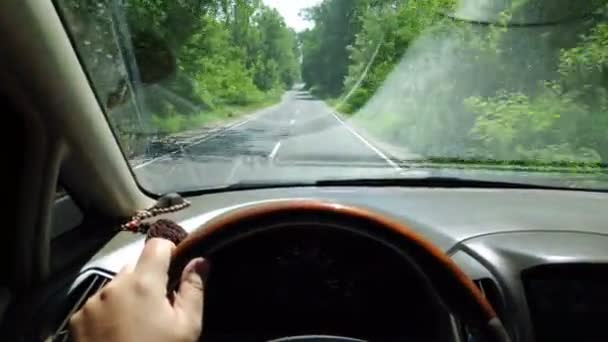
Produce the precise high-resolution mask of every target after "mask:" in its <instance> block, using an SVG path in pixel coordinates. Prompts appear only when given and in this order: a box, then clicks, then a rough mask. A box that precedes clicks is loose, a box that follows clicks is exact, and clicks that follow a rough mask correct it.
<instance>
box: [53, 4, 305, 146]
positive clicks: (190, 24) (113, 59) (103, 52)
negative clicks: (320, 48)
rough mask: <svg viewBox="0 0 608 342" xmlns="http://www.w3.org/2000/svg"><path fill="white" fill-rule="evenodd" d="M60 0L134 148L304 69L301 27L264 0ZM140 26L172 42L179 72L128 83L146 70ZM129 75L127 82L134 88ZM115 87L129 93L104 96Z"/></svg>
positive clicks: (285, 82) (266, 94)
mask: <svg viewBox="0 0 608 342" xmlns="http://www.w3.org/2000/svg"><path fill="white" fill-rule="evenodd" d="M59 4H60V7H61V8H62V11H63V12H64V14H65V15H66V18H67V22H68V24H69V25H70V26H71V29H72V30H71V31H72V32H73V33H74V34H75V35H76V37H75V38H76V39H75V41H76V44H77V47H78V49H79V52H80V53H81V55H82V57H83V61H84V63H85V66H86V67H87V70H88V71H89V73H90V75H91V77H92V79H93V81H94V86H95V88H96V91H97V93H98V95H99V97H100V98H101V99H102V100H103V101H104V105H105V102H108V103H110V102H111V104H110V105H107V106H106V110H107V111H108V115H109V116H110V118H111V119H112V122H113V124H114V127H115V129H116V130H117V133H118V136H119V138H120V139H121V142H122V143H123V147H125V149H127V150H128V154H129V155H132V154H138V153H141V152H142V151H143V148H144V147H145V146H144V144H143V143H145V140H146V139H148V136H149V134H150V133H151V132H150V131H151V130H152V131H154V130H156V131H158V132H159V133H161V134H165V133H174V132H177V131H180V130H183V129H188V128H194V127H196V126H200V124H203V123H205V122H209V121H214V120H216V119H218V118H222V117H225V115H224V114H225V113H227V109H228V108H230V110H231V111H232V112H235V113H236V112H240V110H238V108H255V107H257V106H259V105H260V104H267V103H268V99H270V98H272V99H274V100H276V101H278V98H277V97H276V93H277V90H278V89H288V88H291V87H292V86H293V84H294V83H295V82H296V81H297V80H298V79H299V49H298V45H297V37H296V34H295V32H293V30H291V29H289V28H288V27H287V26H286V25H285V22H284V20H283V18H282V17H281V16H280V14H279V13H278V12H277V11H276V10H273V9H270V8H269V7H267V6H265V5H264V4H263V3H262V1H260V0H122V1H117V0H102V1H99V0H61V1H59ZM121 4H122V5H121ZM140 36H144V37H153V39H150V40H149V41H148V42H146V45H145V50H146V52H150V51H155V50H163V49H168V51H170V53H171V54H172V56H171V57H172V58H174V59H175V61H176V68H177V70H176V72H175V74H174V75H173V76H172V77H170V78H167V79H165V80H164V81H162V82H161V83H159V84H154V85H152V86H149V85H146V86H145V87H143V86H140V85H135V86H131V85H130V84H131V83H137V82H133V80H136V79H137V78H138V72H141V70H137V66H136V65H137V64H140V65H141V64H142V63H145V62H146V61H141V60H140V61H134V60H132V57H133V51H132V50H133V49H131V47H133V46H135V45H138V44H140V43H141V42H140V41H137V39H138V37H140ZM155 44H158V45H162V46H155ZM139 76H141V75H139ZM139 78H140V79H143V77H139ZM121 85H129V86H128V87H127V88H128V89H127V91H124V89H123V88H121V87H124V86H121ZM134 87H139V88H138V89H139V90H137V91H134ZM113 93H123V94H127V96H125V97H126V100H125V99H124V98H123V99H121V101H118V102H117V101H114V102H112V101H106V99H110V98H112V96H113V95H112V94H113ZM218 113H219V114H218ZM206 116H208V118H206ZM137 139H140V140H142V142H139V141H137Z"/></svg>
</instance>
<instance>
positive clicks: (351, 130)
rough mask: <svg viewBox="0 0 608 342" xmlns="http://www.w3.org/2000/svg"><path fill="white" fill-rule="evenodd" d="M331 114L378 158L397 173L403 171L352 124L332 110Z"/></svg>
mask: <svg viewBox="0 0 608 342" xmlns="http://www.w3.org/2000/svg"><path fill="white" fill-rule="evenodd" d="M330 113H331V114H332V115H333V116H334V118H336V120H338V122H340V123H341V124H342V125H344V127H346V129H348V130H349V131H350V132H351V133H352V134H353V135H354V136H356V137H357V138H359V140H361V142H363V143H364V144H365V146H367V147H369V148H370V149H371V150H372V151H374V152H375V153H376V154H377V155H378V156H380V157H381V158H382V159H384V161H386V162H387V163H388V164H389V165H390V166H392V167H393V168H394V169H395V170H397V171H402V170H403V169H402V168H401V167H400V166H399V164H397V163H395V161H393V160H392V159H391V158H390V157H389V156H387V155H386V154H385V153H384V152H382V151H381V150H380V149H379V148H378V147H376V146H374V144H372V143H371V142H370V141H369V140H368V139H366V138H364V137H363V136H362V135H361V134H360V133H359V132H357V131H356V130H355V129H354V128H353V127H352V126H351V125H350V124H348V123H347V122H346V121H344V120H342V119H341V118H340V116H338V114H337V113H336V112H335V111H334V110H330Z"/></svg>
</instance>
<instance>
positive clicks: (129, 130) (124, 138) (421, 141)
mask: <svg viewBox="0 0 608 342" xmlns="http://www.w3.org/2000/svg"><path fill="white" fill-rule="evenodd" d="M286 1H287V0H286ZM293 1H296V0H293ZM607 2H608V0H589V1H576V2H574V1H570V0H512V1H508V2H506V1H496V4H502V5H501V6H503V7H500V8H499V7H497V8H490V9H487V8H478V6H476V5H475V4H478V3H479V1H475V0H424V1H416V0H409V1H406V0H322V1H320V2H319V4H318V5H316V6H314V7H311V8H307V9H305V10H304V11H303V13H302V14H301V15H303V16H304V17H305V18H306V19H308V20H309V21H310V22H312V23H314V26H312V28H310V29H308V30H305V31H303V32H295V31H294V30H293V29H291V28H289V27H288V26H287V24H286V22H285V20H284V18H283V17H282V16H281V15H280V14H279V13H278V12H277V11H276V10H275V9H272V8H270V7H268V6H266V5H265V4H264V2H263V1H262V0H108V1H98V0H61V1H59V4H60V7H62V12H63V13H64V16H65V17H66V18H67V19H68V20H67V21H68V22H69V23H70V26H71V31H72V32H73V34H74V43H75V44H76V45H77V47H78V50H79V53H80V54H81V56H82V57H83V58H82V61H83V63H84V64H85V66H86V68H87V70H88V72H89V76H90V77H91V79H93V80H95V82H93V83H94V86H95V88H96V92H97V94H98V97H99V98H100V100H101V102H103V104H104V106H105V109H106V112H107V113H108V115H109V116H110V118H111V121H112V122H113V123H116V124H115V125H114V126H115V130H116V131H117V136H118V138H119V139H120V141H121V143H122V146H123V148H124V149H125V151H126V154H127V156H128V157H132V156H136V155H138V154H141V153H145V148H146V144H147V143H148V142H149V141H150V139H149V138H148V137H149V136H151V135H153V136H159V135H160V136H162V135H171V134H174V133H177V132H180V131H183V130H188V129H192V128H196V127H200V126H203V125H207V124H210V123H213V122H216V121H221V120H229V119H231V118H233V117H235V116H238V115H240V114H242V113H246V112H252V111H254V110H255V109H258V108H262V107H265V106H269V105H271V104H275V103H278V102H279V100H280V97H281V95H282V94H283V93H284V92H285V91H286V90H288V89H290V88H292V87H293V85H294V84H296V83H300V81H301V82H303V83H304V84H305V87H306V89H307V90H309V91H310V92H311V93H312V94H314V95H315V96H317V97H318V98H320V99H323V100H325V101H326V102H327V103H328V104H330V105H332V106H334V108H335V109H336V110H337V111H339V112H341V113H342V114H343V115H346V116H350V120H351V121H352V122H353V124H355V125H357V126H359V127H362V128H363V129H364V130H366V131H368V132H369V134H371V135H373V136H374V137H375V138H376V139H378V140H381V141H383V142H387V143H390V144H394V145H397V146H401V147H403V148H405V149H407V150H408V151H410V152H411V153H413V154H416V155H420V156H424V157H425V158H427V159H436V160H441V159H447V160H450V159H456V160H460V161H473V162H483V161H487V162H497V161H498V162H506V163H512V162H514V163H520V162H524V163H528V162H530V163H539V164H550V165H566V166H575V167H580V168H591V169H593V170H595V169H598V168H600V167H601V168H604V167H605V166H606V164H607V163H608V134H607V133H606V131H607V130H608V69H607V67H608V21H607V20H606V18H607V15H608V5H607ZM484 3H490V2H488V1H485V2H484ZM504 4H509V5H508V6H507V7H504V6H505V5H504ZM484 11H485V12H487V13H485V12H484ZM142 51H143V54H142V53H141V52H142ZM154 51H160V52H162V51H167V55H168V57H167V58H166V59H167V60H171V61H174V62H173V63H174V65H171V62H170V63H168V64H169V65H168V67H169V68H171V67H172V68H174V69H175V72H173V73H172V76H171V77H170V78H167V79H163V80H162V81H160V82H151V83H150V84H147V82H146V78H147V77H150V78H154V72H152V73H151V74H141V75H138V74H137V73H134V72H133V70H136V69H137V68H138V67H139V68H143V67H145V66H146V62H147V64H148V66H150V65H152V66H153V68H152V69H154V67H156V68H158V66H159V65H162V64H163V63H162V61H163V58H162V53H161V54H160V56H161V58H160V59H158V56H159V54H158V53H157V54H154ZM138 52H139V53H138ZM155 58H156V59H155ZM133 61H136V62H137V64H138V65H135V66H134V65H133V64H134V62H133ZM138 77H139V79H138Z"/></svg>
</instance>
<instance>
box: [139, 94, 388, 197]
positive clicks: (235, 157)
mask: <svg viewBox="0 0 608 342" xmlns="http://www.w3.org/2000/svg"><path fill="white" fill-rule="evenodd" d="M398 169H399V168H398V166H397V165H396V164H395V163H394V162H393V161H392V160H391V159H390V158H389V157H388V156H387V155H386V154H385V153H383V152H382V151H381V150H380V149H379V148H378V147H377V146H376V144H374V143H372V142H371V141H370V140H369V139H368V138H366V137H364V136H363V135H362V132H361V131H360V130H355V128H353V127H352V126H351V125H350V124H348V123H347V122H344V120H343V119H341V118H340V117H339V116H337V115H336V114H335V113H334V111H333V110H332V109H331V108H329V107H328V106H327V105H326V104H325V103H324V102H323V101H320V100H318V99H315V98H314V97H312V96H311V95H310V94H309V93H307V92H304V91H295V90H294V91H288V92H286V93H285V94H284V96H283V99H282V101H281V103H280V104H278V105H275V106H272V107H269V108H266V109H263V110H261V111H258V112H255V113H252V114H250V115H248V116H245V117H243V118H242V119H241V120H240V121H237V122H234V123H232V124H230V125H227V126H224V127H221V128H217V129H213V130H211V131H206V132H204V133H201V134H200V136H197V135H195V136H191V137H189V138H188V139H187V141H186V142H185V143H184V144H182V145H181V148H180V149H179V150H177V151H174V152H171V153H166V154H164V155H161V156H159V157H157V158H155V159H152V160H149V161H147V162H146V163H143V164H141V165H139V166H137V167H136V168H135V173H136V175H137V177H138V179H139V181H140V183H141V184H142V185H143V186H144V187H146V188H148V189H149V190H151V191H153V192H157V193H165V192H170V191H176V190H179V191H183V190H194V189H201V188H210V187H220V186H227V185H232V184H234V183H238V182H251V181H265V182H273V181H283V182H289V181H313V180H317V179H328V178H331V179H336V178H346V177H348V178H352V177H371V176H373V175H380V174H390V173H394V172H395V171H397V170H398Z"/></svg>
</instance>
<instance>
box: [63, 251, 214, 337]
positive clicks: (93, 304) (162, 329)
mask: <svg viewBox="0 0 608 342" xmlns="http://www.w3.org/2000/svg"><path fill="white" fill-rule="evenodd" d="M174 248H175V245H174V244H173V243H172V242H169V241H167V240H163V239H151V240H150V241H148V242H147V243H146V246H145V248H144V250H143V252H142V254H141V256H140V257H139V260H138V261H137V265H135V266H127V267H125V268H124V269H123V270H122V271H120V273H118V275H117V276H116V277H115V278H114V280H112V281H111V282H110V283H108V285H106V286H105V287H104V288H103V289H102V290H101V291H99V292H98V293H97V294H95V295H94V296H92V297H91V298H89V300H88V301H87V303H86V304H85V305H84V306H83V307H82V309H80V311H78V312H77V313H76V314H74V315H73V316H72V318H71V320H70V329H71V331H72V336H73V337H74V339H75V340H76V341H80V342H82V341H94V342H99V341H112V342H133V341H148V342H156V341H158V342H174V341H176V342H177V341H179V342H190V341H196V340H198V338H199V336H200V333H201V329H202V321H203V320H202V316H203V286H204V282H203V280H204V279H206V276H207V273H208V271H209V264H208V262H207V261H205V260H204V259H202V258H199V259H194V260H192V261H190V263H189V264H188V265H187V266H186V268H184V271H183V273H182V278H181V284H180V287H179V290H178V292H177V293H175V300H174V302H173V303H171V302H170V301H169V300H168V299H167V293H166V287H167V281H168V275H167V272H168V270H169V262H170V259H171V251H172V250H173V249H174Z"/></svg>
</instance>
